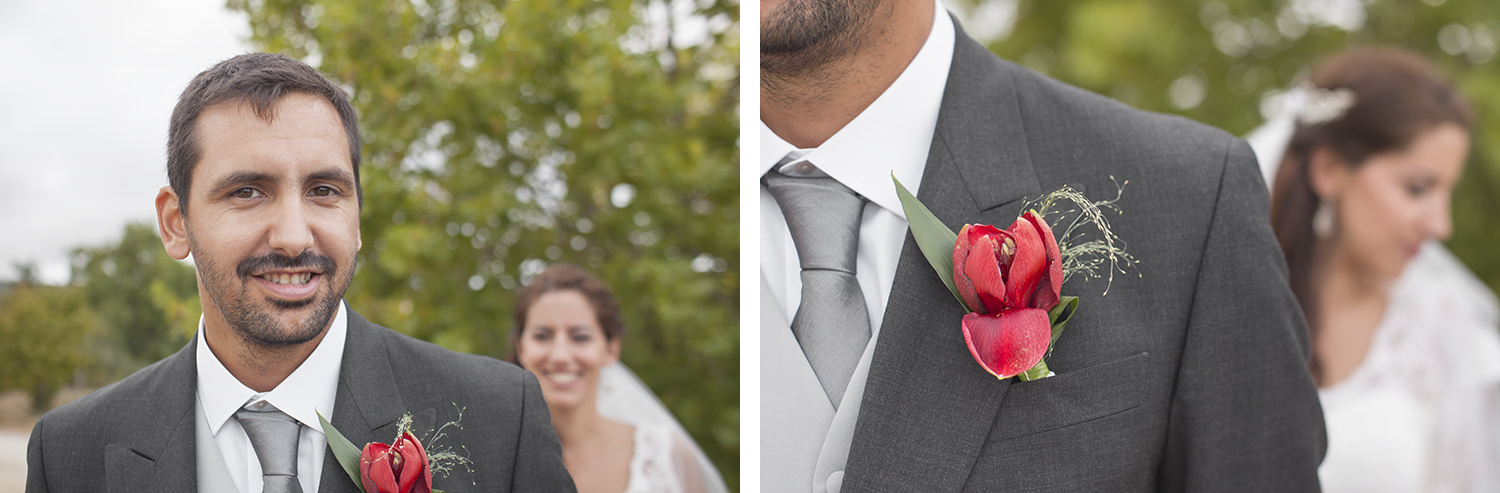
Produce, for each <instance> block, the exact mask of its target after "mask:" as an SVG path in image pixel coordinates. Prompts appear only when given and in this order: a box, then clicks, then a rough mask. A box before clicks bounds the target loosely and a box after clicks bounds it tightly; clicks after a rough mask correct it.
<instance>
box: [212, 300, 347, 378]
mask: <svg viewBox="0 0 1500 493" xmlns="http://www.w3.org/2000/svg"><path fill="white" fill-rule="evenodd" d="M209 312H210V311H209V310H204V314H203V340H204V342H205V343H207V344H208V350H209V351H212V352H213V353H214V357H215V358H218V359H219V363H220V364H223V365H224V369H225V370H229V374H230V375H234V378H235V379H236V380H239V381H240V383H242V384H244V385H245V386H246V387H249V388H250V390H254V391H256V392H270V391H271V390H272V389H275V388H276V386H277V385H281V382H282V381H283V380H286V377H289V376H291V375H292V372H294V371H297V367H299V366H302V362H304V361H307V357H308V356H311V355H312V353H313V350H315V349H317V348H318V344H319V343H321V342H323V338H324V337H326V336H328V327H324V328H323V332H322V333H321V334H318V336H317V337H314V338H313V339H312V340H309V341H307V342H304V343H302V344H297V345H293V346H274V347H273V346H264V345H261V344H257V343H254V342H251V341H248V340H246V339H245V338H244V337H242V336H240V335H239V334H238V333H237V332H235V331H234V329H232V328H230V327H229V323H228V322H227V321H226V320H224V317H223V316H222V315H221V314H219V313H218V312H216V311H215V312H213V313H209ZM332 325H333V324H332V321H330V322H329V326H332Z"/></svg>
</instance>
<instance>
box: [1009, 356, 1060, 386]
mask: <svg viewBox="0 0 1500 493" xmlns="http://www.w3.org/2000/svg"><path fill="white" fill-rule="evenodd" d="M1050 376H1052V370H1050V369H1048V368H1047V358H1042V359H1040V360H1037V362H1036V366H1033V367H1031V369H1030V370H1026V371H1023V372H1021V373H1018V374H1016V379H1017V380H1020V381H1022V382H1030V381H1032V380H1041V379H1043V378H1047V377H1050Z"/></svg>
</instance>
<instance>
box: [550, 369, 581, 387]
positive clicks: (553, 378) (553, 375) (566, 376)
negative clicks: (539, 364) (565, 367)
mask: <svg viewBox="0 0 1500 493" xmlns="http://www.w3.org/2000/svg"><path fill="white" fill-rule="evenodd" d="M542 378H545V379H547V380H548V381H550V382H552V383H555V384H558V385H570V384H572V383H573V382H577V381H579V380H581V379H583V372H582V371H567V372H565V371H544V372H542Z"/></svg>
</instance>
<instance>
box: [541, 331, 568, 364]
mask: <svg viewBox="0 0 1500 493" xmlns="http://www.w3.org/2000/svg"><path fill="white" fill-rule="evenodd" d="M560 339H562V336H561V335H557V336H554V337H553V340H552V344H550V345H548V346H547V362H549V363H556V362H564V361H568V359H569V358H571V357H572V351H571V350H570V348H568V345H567V344H564V343H563V341H561V340H560Z"/></svg>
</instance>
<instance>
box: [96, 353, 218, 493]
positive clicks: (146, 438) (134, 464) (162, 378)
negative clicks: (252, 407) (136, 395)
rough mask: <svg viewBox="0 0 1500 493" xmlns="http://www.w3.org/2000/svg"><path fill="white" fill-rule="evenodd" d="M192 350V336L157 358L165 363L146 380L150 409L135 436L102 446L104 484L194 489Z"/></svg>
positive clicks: (132, 488) (121, 488)
mask: <svg viewBox="0 0 1500 493" xmlns="http://www.w3.org/2000/svg"><path fill="white" fill-rule="evenodd" d="M196 352H197V339H196V338H194V339H193V342H190V343H188V345H187V346H185V347H183V348H182V349H181V350H179V351H177V353H176V354H173V355H172V356H171V357H168V358H167V359H165V360H162V363H161V364H162V365H165V366H164V367H163V368H161V370H160V371H158V372H156V375H158V376H159V378H158V379H157V381H155V382H151V383H150V384H149V385H150V390H151V392H152V397H153V399H154V402H153V405H154V410H153V412H150V413H149V414H144V415H143V417H142V420H141V422H140V423H141V426H140V427H139V428H138V429H139V432H138V433H137V435H136V436H133V437H131V438H130V439H128V440H121V441H120V442H121V443H111V444H108V445H106V446H105V449H104V471H105V484H107V485H109V491H121V492H123V491H196V490H197V481H198V478H197V471H198V467H197V466H198V456H197V452H198V449H197V440H196V438H197V435H196V433H197V428H195V427H194V424H193V419H194V418H195V412H196V410H197V407H196V406H195V403H194V400H195V399H196V398H197V395H198V389H197V385H198V369H197V366H196V364H195V355H196ZM145 416H154V418H152V417H145ZM158 424H159V425H158ZM153 425H156V426H153ZM158 426H159V427H158Z"/></svg>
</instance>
